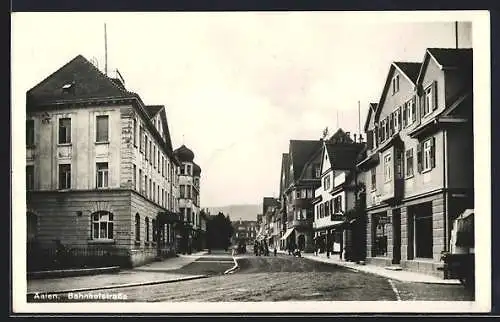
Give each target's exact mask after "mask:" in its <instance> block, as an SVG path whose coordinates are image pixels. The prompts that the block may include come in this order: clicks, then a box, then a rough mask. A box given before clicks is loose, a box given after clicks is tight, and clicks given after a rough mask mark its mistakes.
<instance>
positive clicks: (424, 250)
mask: <svg viewBox="0 0 500 322" xmlns="http://www.w3.org/2000/svg"><path fill="white" fill-rule="evenodd" d="M410 216H411V217H413V228H414V230H413V236H414V248H415V257H417V258H432V257H433V250H432V248H433V241H432V236H433V233H432V230H433V227H432V226H433V225H432V204H431V203H429V202H427V203H424V204H419V205H417V206H414V207H412V209H411V212H410Z"/></svg>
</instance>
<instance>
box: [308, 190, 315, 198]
mask: <svg viewBox="0 0 500 322" xmlns="http://www.w3.org/2000/svg"><path fill="white" fill-rule="evenodd" d="M313 197H314V196H313V190H312V189H307V198H313Z"/></svg>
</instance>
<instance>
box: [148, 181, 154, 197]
mask: <svg viewBox="0 0 500 322" xmlns="http://www.w3.org/2000/svg"><path fill="white" fill-rule="evenodd" d="M153 197H154V195H153V184H152V180H151V178H150V179H149V199H153Z"/></svg>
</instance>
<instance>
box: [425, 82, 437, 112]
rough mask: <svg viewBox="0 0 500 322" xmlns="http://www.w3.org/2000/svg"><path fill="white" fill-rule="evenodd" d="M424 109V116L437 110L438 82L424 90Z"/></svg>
mask: <svg viewBox="0 0 500 322" xmlns="http://www.w3.org/2000/svg"><path fill="white" fill-rule="evenodd" d="M422 108H423V111H422V116H426V115H428V114H430V113H431V112H432V111H433V110H435V109H436V82H434V83H432V85H430V86H428V87H427V88H426V89H425V90H424V99H423V106H422Z"/></svg>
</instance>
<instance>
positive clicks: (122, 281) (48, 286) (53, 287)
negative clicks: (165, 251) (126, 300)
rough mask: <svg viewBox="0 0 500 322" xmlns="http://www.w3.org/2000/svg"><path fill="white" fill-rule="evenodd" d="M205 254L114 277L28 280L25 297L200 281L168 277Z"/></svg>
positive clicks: (188, 276)
mask: <svg viewBox="0 0 500 322" xmlns="http://www.w3.org/2000/svg"><path fill="white" fill-rule="evenodd" d="M205 253H206V252H198V253H194V254H191V255H178V256H179V257H173V258H167V259H164V260H163V261H161V262H152V263H150V264H146V265H143V266H139V267H135V268H132V269H126V270H121V271H119V272H117V273H108V274H99V275H93V276H76V277H64V278H47V279H35V280H28V284H27V286H28V290H27V291H28V293H35V292H40V293H42V292H43V293H54V292H60V293H65V292H76V291H91V290H99V289H107V288H119V287H130V286H139V285H152V284H160V283H171V282H178V281H183V280H189V279H196V278H203V277H206V276H205V275H187V274H180V273H177V272H176V273H170V272H169V271H173V270H178V269H181V268H182V267H184V266H186V265H188V264H191V263H192V262H194V261H196V260H197V259H198V258H200V257H201V256H203V255H204V254H205Z"/></svg>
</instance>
